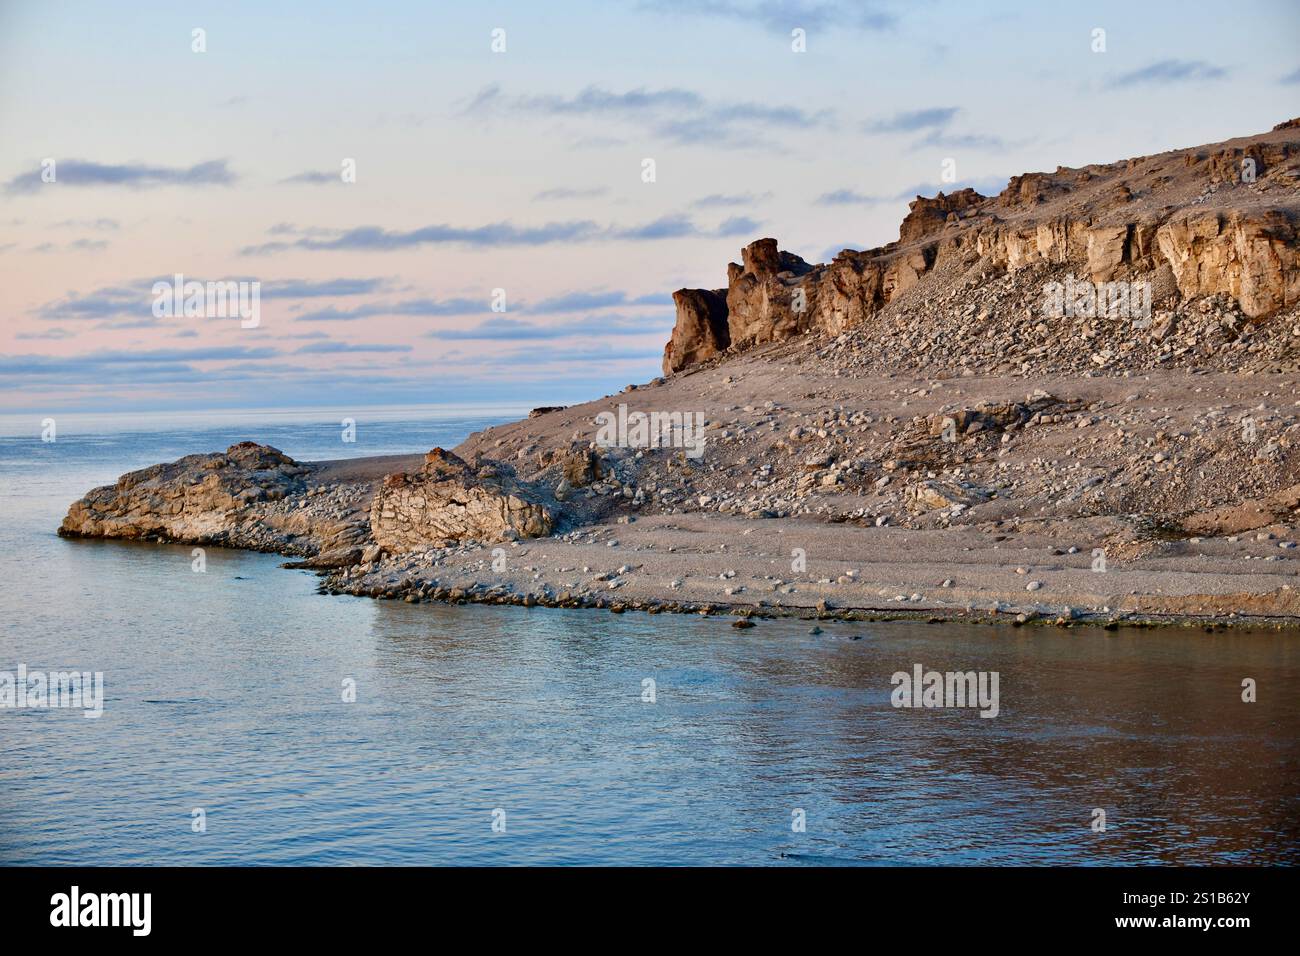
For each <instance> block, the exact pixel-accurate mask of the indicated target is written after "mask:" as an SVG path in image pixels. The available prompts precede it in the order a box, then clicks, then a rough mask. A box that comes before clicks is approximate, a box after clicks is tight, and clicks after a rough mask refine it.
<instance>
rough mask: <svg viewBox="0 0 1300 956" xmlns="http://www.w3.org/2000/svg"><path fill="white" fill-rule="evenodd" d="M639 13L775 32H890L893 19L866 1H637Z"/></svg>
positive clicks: (895, 18) (894, 20) (893, 23)
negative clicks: (702, 19) (710, 20)
mask: <svg viewBox="0 0 1300 956" xmlns="http://www.w3.org/2000/svg"><path fill="white" fill-rule="evenodd" d="M638 7H639V8H640V9H642V10H646V11H650V12H654V13H662V14H669V15H671V16H674V17H681V16H700V17H711V18H715V19H724V20H733V21H737V22H739V23H743V24H746V25H753V26H758V27H761V28H763V29H765V30H770V31H773V32H776V33H783V34H787V35H788V34H789V32H790V31H791V30H792V29H794V28H795V27H802V28H804V29H805V30H811V29H821V28H826V27H841V28H847V29H852V30H871V31H882V30H890V29H892V28H893V27H894V26H895V25H896V24H897V22H898V20H897V17H895V16H894V15H893V14H892V13H888V12H886V11H884V10H883V9H881V6H880V5H879V4H877V3H872V2H869V0H757V2H751V3H740V2H733V0H640V2H639V3H638Z"/></svg>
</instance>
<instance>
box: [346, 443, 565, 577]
mask: <svg viewBox="0 0 1300 956" xmlns="http://www.w3.org/2000/svg"><path fill="white" fill-rule="evenodd" d="M554 523H555V518H554V516H553V514H552V512H551V510H550V509H549V508H548V507H546V505H544V504H543V503H542V501H541V500H540V496H538V495H537V494H536V493H535V492H534V491H532V490H531V489H530V488H526V487H525V486H524V485H523V484H521V483H519V482H516V481H515V480H514V479H513V478H512V477H511V475H510V474H509V473H508V472H507V470H506V469H504V468H503V467H501V466H494V465H492V464H487V465H484V466H482V467H480V468H479V469H478V470H477V471H475V469H473V468H472V467H471V466H470V465H469V464H468V463H466V462H465V461H463V460H462V459H460V458H459V457H457V456H456V455H454V454H452V453H451V452H449V451H446V450H444V449H442V448H434V449H433V450H432V451H430V452H429V453H428V454H427V455H426V456H425V460H424V466H423V467H422V468H421V470H420V471H418V472H415V473H406V472H396V473H394V474H391V475H388V476H387V477H386V478H385V479H384V481H383V484H382V485H381V487H380V488H379V489H378V491H376V493H375V499H374V501H373V502H372V503H371V506H370V530H371V534H372V536H373V537H374V540H375V543H376V544H378V545H379V546H380V547H381V548H383V550H384V551H386V552H389V553H401V552H405V551H414V550H419V549H422V548H441V547H447V546H449V545H453V544H456V543H459V542H462V541H489V542H490V541H501V540H505V539H507V538H511V537H525V538H527V537H536V536H538V535H544V534H549V533H550V531H551V528H552V527H553V526H554Z"/></svg>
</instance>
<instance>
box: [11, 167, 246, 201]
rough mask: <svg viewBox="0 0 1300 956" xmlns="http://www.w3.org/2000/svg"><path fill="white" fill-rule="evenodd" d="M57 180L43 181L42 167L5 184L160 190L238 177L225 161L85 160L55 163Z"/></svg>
mask: <svg viewBox="0 0 1300 956" xmlns="http://www.w3.org/2000/svg"><path fill="white" fill-rule="evenodd" d="M53 170H54V181H53V182H50V183H47V182H45V181H44V180H43V179H42V174H43V173H44V170H43V169H42V168H41V167H39V166H38V167H37V168H35V169H32V170H29V171H27V172H25V173H19V174H18V175H17V176H15V177H14V178H13V179H11V180H9V182H8V183H7V184H6V185H5V191H6V192H9V193H34V192H36V191H37V190H40V189H45V188H54V187H56V186H77V187H85V186H124V187H126V188H128V189H156V188H159V187H163V186H229V185H231V184H232V183H234V182H235V181H236V180H237V179H238V177H237V176H236V175H235V174H234V173H233V172H231V170H230V168H229V166H228V165H227V163H226V160H224V159H214V160H209V161H208V162H206V163H197V164H195V165H193V166H149V165H145V164H142V163H124V164H120V165H110V164H106V163H94V162H91V161H89V160H84V159H65V160H57V159H56V161H55V164H54V167H53Z"/></svg>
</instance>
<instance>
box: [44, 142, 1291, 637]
mask: <svg viewBox="0 0 1300 956" xmlns="http://www.w3.org/2000/svg"><path fill="white" fill-rule="evenodd" d="M726 281H727V284H726V287H725V288H719V289H714V290H709V289H682V290H679V291H678V292H676V293H674V300H675V302H676V306H677V322H676V327H675V328H674V330H673V333H672V337H671V339H670V340H669V342H668V344H667V346H666V347H665V351H664V376H663V377H662V378H659V379H655V380H654V381H652V382H650V383H648V384H645V385H640V386H629V387H628V388H627V389H625V390H624V392H623V393H621V394H619V395H615V396H607V397H605V398H602V399H599V400H597V401H593V402H589V403H586V404H584V405H577V406H571V407H568V408H558V407H548V408H541V409H537V410H535V411H534V413H533V414H532V415H530V416H529V417H528V418H526V419H524V420H521V421H518V422H513V423H509V424H506V425H501V426H497V427H494V428H490V429H486V430H484V431H482V432H478V433H475V434H473V435H471V436H470V437H469V438H468V439H467V440H466V441H465V442H463V443H462V444H461V445H460V446H458V447H457V448H455V449H451V450H444V449H440V448H436V449H433V450H432V451H430V452H429V453H428V454H427V455H413V456H409V457H404V456H399V457H390V458H382V459H381V458H371V459H356V460H352V461H333V462H297V461H294V460H292V459H290V458H288V457H287V456H285V455H283V454H282V453H280V452H279V451H277V450H276V449H273V448H269V447H267V446H262V445H256V444H253V443H250V442H244V443H240V444H238V445H235V446H232V447H231V448H230V449H228V450H227V451H225V452H220V453H213V454H206V455H191V456H188V457H186V458H182V459H180V460H179V461H177V462H173V463H171V464H164V465H155V466H153V467H151V468H147V469H144V470H142V471H138V472H133V473H131V474H128V475H124V476H123V477H122V478H121V479H119V480H118V482H117V483H116V484H114V485H111V486H106V487H104V488H98V489H95V490H94V491H92V492H90V493H89V494H88V495H87V496H86V497H85V498H83V499H82V500H81V501H78V502H76V503H75V504H73V506H72V507H71V509H70V510H69V512H68V515H67V517H66V518H65V519H64V522H63V525H62V527H61V528H60V529H59V533H60V534H62V535H65V536H71V537H109V538H112V537H117V538H145V539H155V540H166V541H176V542H186V543H197V544H214V545H224V546H228V547H236V548H249V549H256V550H262V551H274V552H279V553H283V554H286V555H290V556H293V557H295V558H298V559H300V560H298V561H297V562H295V566H299V567H312V568H315V569H317V570H318V571H319V572H320V573H321V574H322V576H323V578H322V582H321V590H322V591H325V592H329V593H348V594H363V595H369V596H374V597H382V598H400V599H404V600H406V601H410V602H418V601H426V600H428V601H488V602H500V603H518V604H524V605H530V606H531V605H534V604H543V605H559V606H574V607H577V606H591V607H604V608H609V609H611V610H615V611H621V610H628V609H643V610H647V611H651V612H657V611H663V610H673V611H704V612H716V613H727V614H733V615H736V616H737V617H738V618H740V619H743V623H748V619H751V618H754V617H761V616H765V615H777V614H796V615H800V616H806V617H843V618H862V617H893V616H920V617H923V618H935V619H949V618H960V619H977V620H978V619H993V620H1002V619H1009V620H1015V621H1019V622H1028V621H1049V622H1056V623H1059V624H1062V625H1071V624H1074V623H1076V622H1087V621H1102V622H1106V623H1112V622H1114V623H1119V622H1138V621H1194V622H1198V623H1204V624H1209V625H1215V624H1222V623H1229V622H1234V621H1250V622H1259V621H1273V622H1278V623H1282V624H1286V625H1294V624H1300V594H1298V590H1297V589H1300V579H1298V577H1297V572H1300V549H1297V547H1296V544H1297V541H1300V530H1298V529H1297V523H1298V522H1300V456H1298V455H1297V442H1298V441H1300V389H1298V388H1297V384H1298V383H1300V121H1296V120H1293V121H1290V122H1287V123H1283V124H1280V125H1279V126H1278V127H1276V128H1275V129H1274V130H1272V131H1271V132H1268V133H1264V134H1261V135H1257V136H1251V137H1246V138H1241V139H1235V140H1229V141H1227V142H1224V143H1219V144H1214V145H1210V146H1202V147H1196V148H1192V149H1181V150H1174V151H1171V152H1167V153H1162V154H1159V155H1156V156H1148V157H1140V158H1136V159H1130V160H1126V161H1122V162H1117V163H1110V164H1107V165H1098V166H1088V167H1084V168H1082V169H1064V168H1062V169H1057V170H1056V171H1055V172H1054V173H1029V174H1026V175H1023V176H1018V177H1015V178H1014V179H1012V180H1011V182H1010V184H1009V185H1008V187H1007V188H1006V189H1005V190H1003V192H1002V193H1000V194H999V195H997V196H993V197H985V196H981V195H979V194H978V193H976V192H974V191H973V190H969V189H967V190H961V191H958V192H955V193H953V194H951V195H944V194H942V193H940V194H939V195H938V196H936V197H934V198H932V199H927V198H921V197H918V198H917V199H916V201H915V202H913V203H912V205H911V211H910V213H909V214H908V216H907V217H906V219H905V220H904V221H903V224H902V226H901V228H900V234H899V239H898V241H897V242H894V243H890V244H889V245H887V246H884V247H882V248H879V249H872V250H866V251H855V250H845V251H843V252H841V253H840V254H839V255H837V256H836V257H835V259H834V260H833V261H832V262H830V263H825V264H810V263H807V262H805V261H804V260H803V259H801V258H799V257H798V256H796V255H793V254H792V253H789V252H785V251H782V250H781V249H780V248H779V245H778V243H777V241H776V240H774V239H759V240H758V241H756V242H753V243H750V244H749V245H748V246H746V247H745V248H744V249H743V250H742V252H741V262H739V263H731V264H730V265H729V266H728V267H727V270H726ZM620 406H624V407H623V409H622V411H621V413H620V411H619V407H620ZM629 412H630V413H632V415H634V416H635V415H641V416H645V417H646V419H647V420H648V422H649V425H648V427H647V428H642V429H641V431H639V432H638V431H635V430H628V431H627V433H626V434H624V435H621V436H620V439H619V441H616V442H610V441H608V440H606V439H605V438H603V437H602V431H601V429H602V422H607V421H609V420H610V418H609V417H606V418H602V417H601V416H602V413H609V416H610V417H612V416H613V415H615V414H621V415H622V416H623V418H627V417H628V416H629ZM656 413H657V414H656ZM691 415H698V416H700V417H701V419H702V420H703V421H704V422H705V431H704V436H705V447H704V452H703V454H698V455H697V454H692V453H690V449H688V448H683V447H681V445H680V443H678V442H676V441H675V438H676V437H678V436H679V434H680V425H681V420H682V418H683V416H691ZM661 426H662V430H661ZM665 446H666V447H665Z"/></svg>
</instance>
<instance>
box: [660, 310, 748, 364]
mask: <svg viewBox="0 0 1300 956" xmlns="http://www.w3.org/2000/svg"><path fill="white" fill-rule="evenodd" d="M673 302H675V303H676V304H677V326H676V328H674V329H673V337H672V339H670V340H669V342H668V344H667V345H665V346H664V374H665V375H669V374H671V373H673V372H675V371H677V370H678V369H682V368H685V367H686V366H688V365H696V364H698V363H700V362H703V361H705V360H707V359H711V358H713V357H714V356H716V355H721V354H722V353H723V352H725V351H726V350H727V349H728V348H729V347H730V346H731V332H730V329H729V328H728V326H727V290H726V289H719V290H717V291H710V290H709V289H681V290H679V291H677V292H674V293H673Z"/></svg>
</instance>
